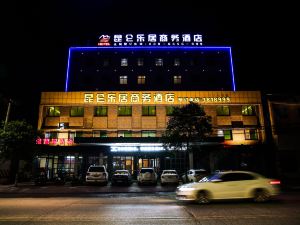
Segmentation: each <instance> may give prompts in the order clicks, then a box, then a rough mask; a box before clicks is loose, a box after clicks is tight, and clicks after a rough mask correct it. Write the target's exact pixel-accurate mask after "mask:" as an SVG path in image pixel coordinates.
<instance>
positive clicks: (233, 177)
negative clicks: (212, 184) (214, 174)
mask: <svg viewBox="0 0 300 225" xmlns="http://www.w3.org/2000/svg"><path fill="white" fill-rule="evenodd" d="M253 179H254V177H253V176H252V175H251V174H247V173H228V174H224V175H223V176H222V177H221V180H223V181H224V182H228V181H241V180H253Z"/></svg>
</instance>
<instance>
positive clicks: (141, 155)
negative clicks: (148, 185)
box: [36, 34, 266, 178]
mask: <svg viewBox="0 0 300 225" xmlns="http://www.w3.org/2000/svg"><path fill="white" fill-rule="evenodd" d="M152 35H153V34H152ZM160 36H161V35H156V36H155V37H157V38H158V37H160ZM110 37H114V39H113V40H112V39H110ZM135 37H136V39H134V38H135ZM137 37H138V36H134V35H131V34H130V35H123V36H122V35H114V36H113V35H111V36H110V35H106V36H101V37H100V39H99V43H98V47H71V48H70V49H69V57H68V65H67V75H66V85H65V91H64V92H43V93H42V94H41V102H40V109H39V119H38V129H39V130H40V131H41V132H42V133H43V135H42V136H41V138H39V139H38V140H37V144H39V145H40V146H41V152H40V153H39V155H38V156H37V158H36V166H37V167H40V168H45V169H46V170H47V171H48V176H49V178H52V177H53V176H54V175H55V174H60V173H65V174H68V175H70V176H75V177H80V176H84V174H85V172H86V169H87V167H88V166H89V165H91V164H103V165H106V167H107V168H108V171H109V172H112V171H113V170H115V169H128V170H130V171H131V172H132V174H133V175H136V172H137V171H138V170H139V169H140V168H142V167H154V168H155V169H156V170H157V171H158V172H160V171H161V170H163V169H176V170H177V171H178V172H184V171H185V170H186V168H187V165H186V161H187V160H186V157H187V156H186V155H187V154H186V151H185V150H182V151H176V152H175V151H174V152H173V151H169V150H165V149H164V148H163V147H162V143H161V139H160V137H161V136H162V135H163V133H164V131H165V129H166V126H167V122H168V119H169V117H170V116H172V109H173V107H174V106H182V105H184V104H188V103H189V102H196V103H199V104H201V105H202V106H203V107H204V110H205V112H206V114H208V115H210V116H211V117H212V126H213V133H212V135H211V137H209V138H208V139H207V140H206V141H204V142H201V143H194V145H193V153H194V154H193V158H192V162H191V163H190V165H189V166H191V167H193V168H205V169H207V170H215V169H229V168H230V169H237V168H241V167H243V166H244V167H251V166H255V165H256V166H257V164H256V162H254V161H253V160H254V159H255V158H256V156H254V155H253V154H256V152H257V151H259V149H260V146H261V144H263V143H264V142H265V136H266V135H265V131H264V117H263V108H262V102H261V95H260V92H258V91H236V87H235V81H234V71H233V61H232V54H231V48H230V47H206V46H205V47H204V46H202V36H201V35H197V34H196V35H189V37H190V39H188V38H186V37H184V36H183V35H182V36H180V35H177V36H175V37H178V39H175V38H174V37H173V36H172V35H165V38H167V40H168V38H169V42H167V41H162V40H166V39H159V40H160V41H159V40H158V39H155V41H154V39H153V37H152V39H151V38H149V35H148V36H147V35H144V36H142V37H144V38H147V37H148V39H147V41H145V39H138V38H137ZM172 37H173V39H172ZM200 37H201V38H200ZM120 38H123V39H124V40H122V39H120ZM138 40H139V41H138ZM141 40H144V42H142V41H141ZM151 40H152V41H151ZM220 154H221V157H220V156H218V157H217V155H220ZM251 160H252V162H251Z"/></svg>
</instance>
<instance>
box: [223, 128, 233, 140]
mask: <svg viewBox="0 0 300 225" xmlns="http://www.w3.org/2000/svg"><path fill="white" fill-rule="evenodd" d="M223 135H224V140H232V130H223Z"/></svg>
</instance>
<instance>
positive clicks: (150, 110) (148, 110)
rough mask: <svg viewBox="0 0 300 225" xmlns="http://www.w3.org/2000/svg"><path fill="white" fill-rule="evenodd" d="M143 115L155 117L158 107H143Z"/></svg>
mask: <svg viewBox="0 0 300 225" xmlns="http://www.w3.org/2000/svg"><path fill="white" fill-rule="evenodd" d="M142 115H143V116H155V115H156V106H143V108H142Z"/></svg>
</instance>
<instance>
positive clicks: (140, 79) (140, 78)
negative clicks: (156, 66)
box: [137, 76, 146, 84]
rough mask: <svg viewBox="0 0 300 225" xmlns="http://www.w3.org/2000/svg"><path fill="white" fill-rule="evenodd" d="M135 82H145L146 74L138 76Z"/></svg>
mask: <svg viewBox="0 0 300 225" xmlns="http://www.w3.org/2000/svg"><path fill="white" fill-rule="evenodd" d="M137 82H138V84H145V83H146V76H138V79H137Z"/></svg>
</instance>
